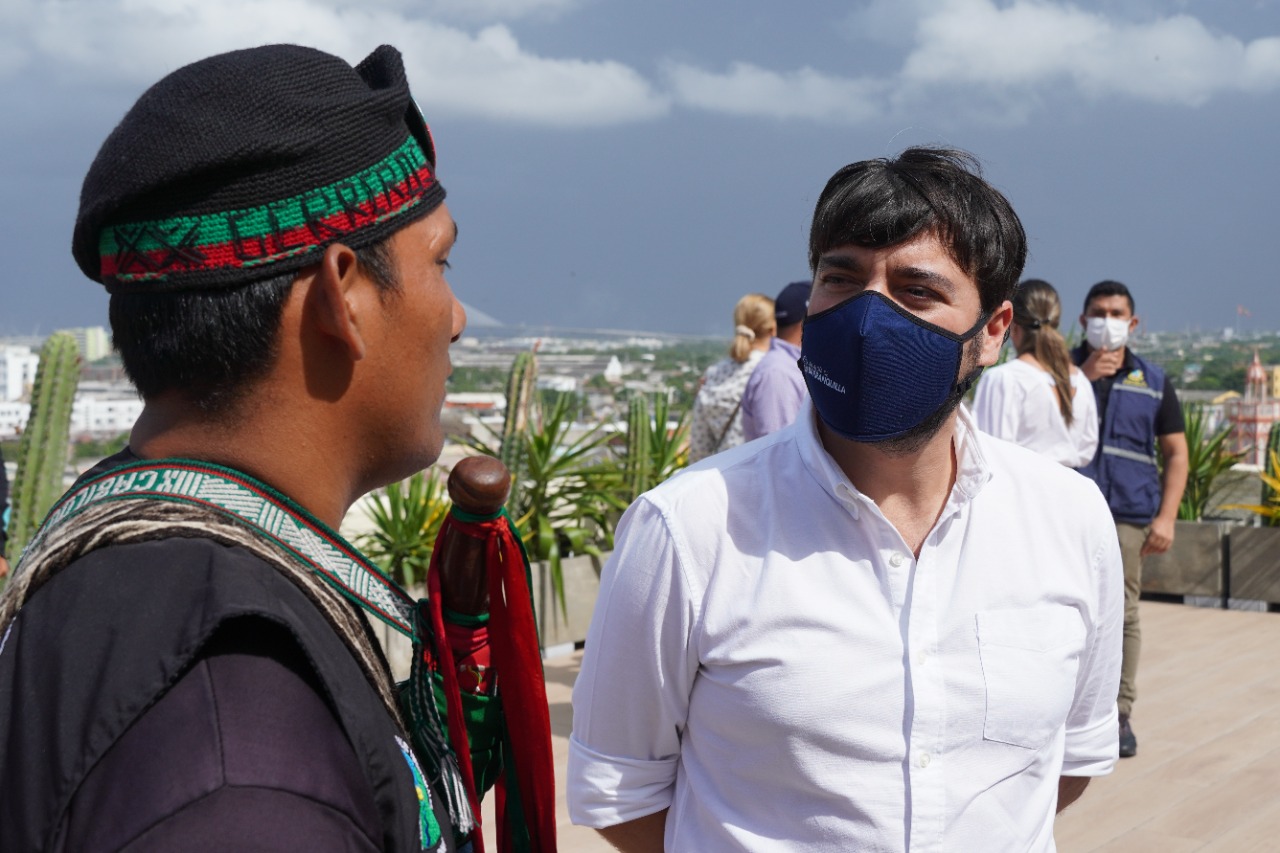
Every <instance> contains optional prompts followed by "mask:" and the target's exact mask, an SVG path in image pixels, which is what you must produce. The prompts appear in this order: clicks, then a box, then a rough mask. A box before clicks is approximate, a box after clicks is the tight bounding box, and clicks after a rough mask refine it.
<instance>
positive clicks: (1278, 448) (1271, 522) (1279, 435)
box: [1262, 423, 1280, 527]
mask: <svg viewBox="0 0 1280 853" xmlns="http://www.w3.org/2000/svg"><path fill="white" fill-rule="evenodd" d="M1278 455H1280V423H1277V424H1272V425H1271V433H1270V434H1269V435H1268V436H1267V454H1266V456H1265V457H1263V458H1265V459H1266V460H1267V474H1268V475H1269V476H1271V477H1272V479H1273V481H1274V479H1275V478H1276V477H1280V471H1276V468H1275V463H1276V458H1277V456H1278ZM1276 502H1280V493H1277V492H1276V490H1275V489H1273V488H1271V486H1270V484H1269V483H1268V482H1267V480H1266V478H1265V477H1264V478H1263V479H1262V505H1263V506H1269V505H1270V504H1272V503H1276ZM1264 523H1265V524H1266V525H1267V526H1268V527H1280V518H1268V519H1267V520H1266V521H1265V522H1264Z"/></svg>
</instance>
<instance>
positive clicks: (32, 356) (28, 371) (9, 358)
mask: <svg viewBox="0 0 1280 853" xmlns="http://www.w3.org/2000/svg"><path fill="white" fill-rule="evenodd" d="M39 366H40V356H39V355H37V354H36V353H34V352H32V351H31V348H30V347H24V346H6V347H4V348H0V401H3V402H13V401H14V400H21V399H22V398H23V397H26V396H27V395H28V394H30V393H31V386H32V385H34V384H35V381H36V368H37V367H39ZM23 420H24V421H25V420H26V419H25V418H24V419H23Z"/></svg>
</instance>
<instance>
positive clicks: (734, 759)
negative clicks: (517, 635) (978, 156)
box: [567, 148, 1124, 853]
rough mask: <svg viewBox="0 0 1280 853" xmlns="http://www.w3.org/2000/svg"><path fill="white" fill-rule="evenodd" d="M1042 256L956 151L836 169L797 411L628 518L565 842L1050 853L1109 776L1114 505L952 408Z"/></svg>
mask: <svg viewBox="0 0 1280 853" xmlns="http://www.w3.org/2000/svg"><path fill="white" fill-rule="evenodd" d="M1025 258H1026V235H1025V234H1024V232H1023V229H1022V225H1021V223H1020V222H1019V221H1018V217H1017V215H1016V214H1015V213H1014V211H1013V209H1012V207H1011V206H1010V205H1009V202H1008V201H1007V200H1006V199H1005V198H1004V196H1003V195H1001V194H1000V193H999V192H998V191H997V190H996V189H995V188H993V187H992V186H991V185H990V184H988V183H987V182H986V181H984V180H982V178H981V177H980V175H979V174H978V171H977V164H976V162H975V161H974V160H973V159H972V158H971V157H970V156H969V155H967V154H964V153H963V152H958V151H952V150H946V149H934V148H912V149H908V150H907V151H905V152H903V153H902V154H901V155H900V156H898V157H897V158H895V159H892V160H866V161H862V162H859V163H854V164H852V165H849V166H846V167H845V168H843V169H841V170H840V171H839V172H837V173H836V174H835V175H834V176H833V177H832V178H831V180H830V181H829V182H828V183H827V186H826V188H825V189H824V190H823V192H822V194H821V196H820V197H819V199H818V203H817V206H816V209H815V211H814V217H813V226H812V230H811V232H810V238H809V265H810V268H811V269H812V270H813V274H814V277H813V292H812V294H811V296H810V300H809V308H808V314H807V318H806V320H805V327H804V340H803V343H802V344H801V369H802V370H803V372H804V377H805V381H806V383H807V385H808V388H809V396H810V399H811V401H812V403H811V404H805V406H804V407H803V408H802V409H801V411H800V414H799V416H798V417H797V418H796V420H795V422H794V423H792V425H791V426H789V427H786V428H784V429H782V430H779V431H778V432H775V433H773V434H772V435H769V436H766V437H765V438H762V439H759V440H757V441H753V442H751V443H749V444H744V445H742V446H740V447H736V448H734V449H732V450H729V451H727V452H725V453H722V454H719V455H717V456H715V457H712V458H710V459H707V460H704V461H703V462H700V463H698V464H696V465H693V466H691V467H690V468H688V469H686V470H685V471H684V472H682V473H681V474H680V475H679V476H677V477H673V478H671V479H670V480H667V481H666V482H665V483H663V484H662V485H660V486H658V487H657V488H655V489H653V490H651V491H649V492H647V493H645V494H644V495H642V496H641V497H640V498H639V499H638V500H637V501H636V502H635V503H634V504H632V505H631V507H630V508H629V509H628V510H627V513H626V515H625V516H624V517H623V519H622V521H621V523H620V524H619V527H618V531H617V534H616V540H615V541H616V547H615V550H614V552H613V556H612V558H611V559H610V560H609V563H608V564H607V565H606V566H605V568H604V570H603V573H602V575H601V579H600V596H599V598H598V599H597V604H596V610H595V613H594V615H593V617H592V622H591V628H590V630H589V631H588V634H587V643H586V650H585V652H584V655H583V659H582V669H581V672H580V674H579V676H578V679H577V682H576V684H575V685H574V690H573V734H572V736H571V738H570V742H569V763H568V773H567V775H568V802H569V813H570V816H571V818H572V819H573V820H574V821H575V822H576V823H579V824H585V825H587V826H591V827H595V828H597V829H599V830H600V831H601V832H602V834H604V836H605V838H606V839H608V840H609V841H611V842H613V843H614V844H616V845H617V846H618V847H619V848H621V849H623V850H626V851H657V850H662V849H664V847H665V849H667V850H681V851H683V850H698V851H701V850H738V851H751V853H764V851H768V852H769V853H791V851H796V850H804V851H806V853H848V851H851V850H878V851H910V850H948V851H951V850H955V851H970V850H981V851H984V852H985V851H1008V853H1015V851H1016V853H1049V851H1052V850H1053V849H1054V842H1053V825H1054V815H1055V813H1056V812H1057V811H1060V810H1061V809H1063V808H1065V807H1066V806H1068V805H1069V804H1070V803H1071V802H1072V801H1074V800H1075V799H1076V798H1077V797H1079V796H1080V794H1081V793H1082V792H1083V790H1084V788H1085V785H1086V784H1087V782H1088V781H1089V777H1092V776H1097V775H1101V774H1104V773H1108V772H1110V771H1111V769H1112V768H1113V767H1114V765H1115V762H1116V760H1117V756H1116V753H1117V745H1116V726H1117V716H1116V702H1115V696H1116V685H1117V684H1118V683H1119V674H1120V642H1121V633H1122V626H1123V611H1124V584H1123V577H1122V573H1121V564H1120V550H1119V546H1118V544H1117V542H1116V536H1115V531H1114V527H1113V526H1112V525H1111V523H1110V519H1111V514H1110V512H1109V510H1108V509H1107V504H1106V501H1105V500H1103V498H1102V495H1101V494H1100V493H1099V492H1098V489H1097V488H1096V487H1095V486H1094V484H1093V483H1091V482H1090V481H1089V480H1087V479H1086V478H1084V477H1081V476H1080V475H1079V474H1077V473H1076V472H1074V471H1071V470H1068V469H1067V468H1066V467H1064V466H1062V465H1059V464H1058V463H1056V462H1053V461H1051V460H1049V459H1046V458H1045V457H1043V456H1041V455H1039V454H1037V453H1034V452H1032V451H1029V450H1027V449H1025V448H1022V447H1018V446H1016V445H1013V444H1010V443H1008V442H1004V441H1000V440H998V439H994V438H991V437H990V436H987V435H985V434H983V433H980V432H978V431H977V429H976V428H975V426H974V423H973V420H972V418H971V417H970V416H969V414H968V413H967V412H966V411H965V410H964V408H963V407H962V406H961V405H960V402H961V400H962V399H963V398H964V395H965V393H966V392H967V391H968V389H969V388H970V387H971V386H972V384H973V382H974V381H975V380H976V379H977V377H978V375H979V374H980V373H981V370H982V368H983V366H985V365H991V364H994V363H995V361H996V359H997V357H998V355H999V352H1000V348H1001V346H1002V344H1003V342H1004V336H1005V332H1006V331H1007V330H1008V328H1009V323H1010V321H1011V320H1012V317H1013V310H1012V306H1011V303H1010V297H1011V295H1012V294H1013V290H1014V287H1015V285H1016V284H1017V282H1018V278H1019V276H1020V275H1021V273H1022V266H1023V263H1024V261H1025Z"/></svg>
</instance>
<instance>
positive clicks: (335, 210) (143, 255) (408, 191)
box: [99, 134, 444, 285]
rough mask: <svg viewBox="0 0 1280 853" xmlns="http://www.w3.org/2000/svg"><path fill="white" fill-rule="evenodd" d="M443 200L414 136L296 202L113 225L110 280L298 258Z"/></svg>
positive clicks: (106, 272) (106, 273)
mask: <svg viewBox="0 0 1280 853" xmlns="http://www.w3.org/2000/svg"><path fill="white" fill-rule="evenodd" d="M443 195H444V191H443V189H442V188H441V187H440V185H439V183H438V182H437V181H436V177H435V173H434V171H433V170H432V166H431V162H430V160H428V158H427V155H426V153H425V152H424V151H423V150H422V146H421V145H419V144H418V142H417V140H416V139H415V138H414V137H413V135H412V134H411V135H409V136H408V137H407V138H406V139H405V141H404V144H402V145H401V146H400V147H399V148H397V149H395V150H394V151H392V152H391V153H390V154H388V155H387V156H386V157H384V158H383V159H381V160H379V161H378V162H377V163H374V164H373V165H372V166H369V167H368V168H367V169H364V170H362V171H360V172H358V173H356V174H354V175H352V176H351V177H349V178H345V179H343V180H340V181H334V182H333V183H330V184H326V185H324V186H319V187H315V188H314V189H311V190H308V191H306V192H303V193H299V194H297V195H294V196H290V197H289V198H282V199H278V200H276V201H272V202H270V203H268V204H263V205H259V206H257V207H251V208H247V209H243V210H228V211H220V212H216V213H205V214H200V215H192V216H179V217H174V218H171V219H161V220H155V221H151V222H131V223H125V224H118V225H108V226H106V227H104V228H103V229H102V232H101V236H100V238H99V249H100V252H101V259H102V280H103V281H110V282H115V283H120V284H126V285H128V284H142V283H146V282H164V281H168V280H170V279H173V278H190V277H192V276H195V277H200V278H204V277H208V276H207V274H214V275H216V274H217V273H218V272H219V271H221V272H224V273H225V272H232V271H234V270H245V269H249V268H253V267H259V266H262V265H265V264H272V263H276V262H280V261H284V260H290V259H297V258H299V257H300V256H304V255H307V254H308V253H312V252H318V251H320V250H321V249H323V247H324V246H326V245H328V244H330V243H333V242H338V241H342V240H343V238H344V237H348V236H350V235H352V234H354V233H356V232H361V231H365V230H366V229H369V228H371V227H374V226H378V225H382V224H389V223H390V222H391V221H392V220H395V219H397V218H398V217H401V216H402V215H403V214H405V213H406V212H408V211H410V210H414V209H415V208H418V207H419V206H420V205H423V204H427V205H429V206H430V207H434V206H435V204H438V203H439V199H441V198H443ZM433 202H434V203H433ZM378 230H379V231H382V230H385V229H378ZM292 266H297V264H296V263H295V264H293V265H292ZM201 274H206V275H201Z"/></svg>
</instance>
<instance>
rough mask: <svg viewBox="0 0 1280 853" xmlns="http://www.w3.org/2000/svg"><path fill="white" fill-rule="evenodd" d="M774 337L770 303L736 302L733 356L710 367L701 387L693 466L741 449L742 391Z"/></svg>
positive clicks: (751, 296)
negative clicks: (706, 459) (721, 454)
mask: <svg viewBox="0 0 1280 853" xmlns="http://www.w3.org/2000/svg"><path fill="white" fill-rule="evenodd" d="M775 332H777V326H776V323H775V320H774V317H773V300H772V299H770V298H769V297H767V296H764V295H763V294H759V293H748V294H747V295H746V296H744V297H742V298H741V299H739V300H738V304H737V305H736V306H735V307H734V309H733V343H731V344H730V345H729V357H728V358H725V359H721V360H720V361H717V362H716V363H715V364H713V365H711V366H710V367H708V368H707V372H706V373H705V374H703V377H702V381H701V383H700V384H699V386H698V396H697V398H696V399H695V400H694V403H693V419H692V421H691V424H690V427H689V461H690V462H697V461H698V460H699V459H704V458H706V457H708V456H710V455H711V454H713V453H719V452H720V451H721V450H727V449H729V448H730V447H736V446H738V445H739V444H742V442H743V437H742V392H743V391H745V390H746V388H747V380H748V379H750V378H751V372H752V371H753V370H755V369H756V365H757V364H759V363H760V359H761V358H763V357H764V354H765V352H766V351H767V350H768V349H769V341H770V339H771V338H772V337H773V336H774V333H775Z"/></svg>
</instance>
